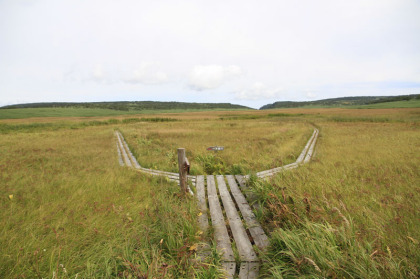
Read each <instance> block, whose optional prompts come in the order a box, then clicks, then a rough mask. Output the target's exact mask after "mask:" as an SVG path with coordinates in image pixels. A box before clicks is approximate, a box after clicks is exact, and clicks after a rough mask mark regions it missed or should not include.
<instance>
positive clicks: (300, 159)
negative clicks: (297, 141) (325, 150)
mask: <svg viewBox="0 0 420 279" xmlns="http://www.w3.org/2000/svg"><path fill="white" fill-rule="evenodd" d="M316 131H317V129H315V130H314V132H313V133H312V136H311V137H310V138H309V140H308V142H307V143H306V145H305V148H303V150H302V152H301V153H300V155H299V157H298V158H297V160H296V163H298V164H300V163H301V162H302V161H303V159H304V158H305V155H306V153H307V152H308V149H309V146H310V145H311V142H312V140H313V139H314V137H315V134H316Z"/></svg>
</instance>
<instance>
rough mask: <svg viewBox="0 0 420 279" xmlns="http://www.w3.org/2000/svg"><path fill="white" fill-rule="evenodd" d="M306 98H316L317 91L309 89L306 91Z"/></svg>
mask: <svg viewBox="0 0 420 279" xmlns="http://www.w3.org/2000/svg"><path fill="white" fill-rule="evenodd" d="M306 98H308V99H314V98H316V94H315V92H313V91H307V92H306Z"/></svg>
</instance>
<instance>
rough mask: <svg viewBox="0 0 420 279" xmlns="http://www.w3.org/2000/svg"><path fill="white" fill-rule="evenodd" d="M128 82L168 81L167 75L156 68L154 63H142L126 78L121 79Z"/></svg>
mask: <svg viewBox="0 0 420 279" xmlns="http://www.w3.org/2000/svg"><path fill="white" fill-rule="evenodd" d="M123 80H124V81H125V82H128V83H142V84H163V83H166V82H168V81H169V78H168V75H167V74H166V73H165V72H163V71H161V70H159V69H158V65H157V64H155V63H142V64H141V65H140V66H139V67H137V68H136V69H135V70H134V71H132V73H131V74H130V75H129V76H128V78H124V79H123Z"/></svg>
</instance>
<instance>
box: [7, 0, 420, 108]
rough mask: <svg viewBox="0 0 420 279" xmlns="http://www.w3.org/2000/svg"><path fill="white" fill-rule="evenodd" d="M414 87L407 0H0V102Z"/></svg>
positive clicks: (414, 6) (331, 93)
mask: <svg viewBox="0 0 420 279" xmlns="http://www.w3.org/2000/svg"><path fill="white" fill-rule="evenodd" d="M419 93H420V1H418V0H351V1H349V0H343V1H342V0H317V1H313V0H296V1H291V0H289V1H281V0H273V1H269V0H267V1H247V0H240V1H239V0H238V1H237V0H225V1H217V0H216V1H200V0H192V1H177V0H172V1H159V0H154V1H141V0H98V1H93V0H0V106H3V105H8V104H16V103H28V102H72V101H76V102H84V101H87V102H90V101H142V100H152V101H185V102H231V103H236V104H243V105H247V106H251V107H254V108H259V107H260V106H262V105H264V104H267V103H272V102H275V101H285V100H300V101H307V100H315V99H323V98H330V97H342V96H363V95H402V94H419Z"/></svg>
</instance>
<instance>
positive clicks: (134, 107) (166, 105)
mask: <svg viewBox="0 0 420 279" xmlns="http://www.w3.org/2000/svg"><path fill="white" fill-rule="evenodd" d="M18 108H89V109H97V108H99V109H112V110H121V111H139V110H175V109H176V110H183V109H185V110H190V109H197V110H200V109H250V108H249V107H245V106H241V105H234V104H230V103H183V102H153V101H139V102H93V103H29V104H18V105H10V106H4V107H1V108H0V109H18Z"/></svg>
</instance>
